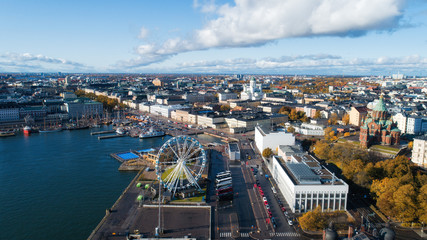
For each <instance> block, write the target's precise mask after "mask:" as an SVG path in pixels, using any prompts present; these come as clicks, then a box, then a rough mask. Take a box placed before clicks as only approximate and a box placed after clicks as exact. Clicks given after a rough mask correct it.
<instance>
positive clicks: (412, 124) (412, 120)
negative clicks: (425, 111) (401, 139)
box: [406, 115, 423, 134]
mask: <svg viewBox="0 0 427 240" xmlns="http://www.w3.org/2000/svg"><path fill="white" fill-rule="evenodd" d="M422 123H423V119H422V118H421V117H419V116H412V115H411V116H409V117H408V120H407V122H406V133H408V134H420V133H421V131H422V130H421V127H422Z"/></svg>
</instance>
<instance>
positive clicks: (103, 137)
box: [98, 134, 126, 140]
mask: <svg viewBox="0 0 427 240" xmlns="http://www.w3.org/2000/svg"><path fill="white" fill-rule="evenodd" d="M125 136H126V135H124V134H122V135H119V134H117V135H108V136H99V137H98V140H102V139H109V138H118V137H125Z"/></svg>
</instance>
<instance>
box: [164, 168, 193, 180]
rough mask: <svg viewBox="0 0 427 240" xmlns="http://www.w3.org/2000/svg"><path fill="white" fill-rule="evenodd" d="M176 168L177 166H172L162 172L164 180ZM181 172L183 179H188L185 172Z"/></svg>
mask: <svg viewBox="0 0 427 240" xmlns="http://www.w3.org/2000/svg"><path fill="white" fill-rule="evenodd" d="M174 169H175V167H171V168H169V169H167V170H166V171H164V172H163V173H162V180H163V181H164V180H165V179H166V178H167V177H168V176H169V174H170V173H171V172H172V171H173V170H174ZM181 174H182V175H181V179H187V177H186V176H185V174H184V172H182V173H181Z"/></svg>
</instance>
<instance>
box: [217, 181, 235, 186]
mask: <svg viewBox="0 0 427 240" xmlns="http://www.w3.org/2000/svg"><path fill="white" fill-rule="evenodd" d="M230 184H231V180H229V181H225V182H221V183H218V184H217V185H216V187H217V188H220V187H222V186H226V185H230Z"/></svg>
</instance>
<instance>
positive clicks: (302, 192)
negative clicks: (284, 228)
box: [267, 156, 348, 213]
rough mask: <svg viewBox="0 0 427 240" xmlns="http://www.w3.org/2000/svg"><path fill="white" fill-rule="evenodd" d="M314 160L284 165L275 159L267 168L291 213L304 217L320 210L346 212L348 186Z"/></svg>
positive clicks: (279, 158) (280, 159) (309, 159)
mask: <svg viewBox="0 0 427 240" xmlns="http://www.w3.org/2000/svg"><path fill="white" fill-rule="evenodd" d="M311 159H312V158H307V161H304V160H303V161H301V162H285V161H283V159H282V158H281V157H278V156H274V157H273V158H272V159H271V160H270V163H269V164H267V166H268V167H269V170H270V172H271V174H272V177H273V179H274V180H275V181H276V183H277V186H278V188H279V190H280V192H281V193H282V195H283V196H284V197H285V199H286V201H287V202H288V203H289V206H290V208H291V210H292V211H293V212H295V213H303V212H307V211H311V210H314V209H316V207H317V206H320V208H321V210H322V212H328V211H336V210H346V206H347V194H348V185H347V184H346V183H345V182H344V181H343V180H341V179H338V178H336V177H335V175H334V174H332V173H331V172H330V171H329V170H327V169H325V168H323V167H322V166H321V165H320V164H319V163H318V162H316V161H312V160H311Z"/></svg>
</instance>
